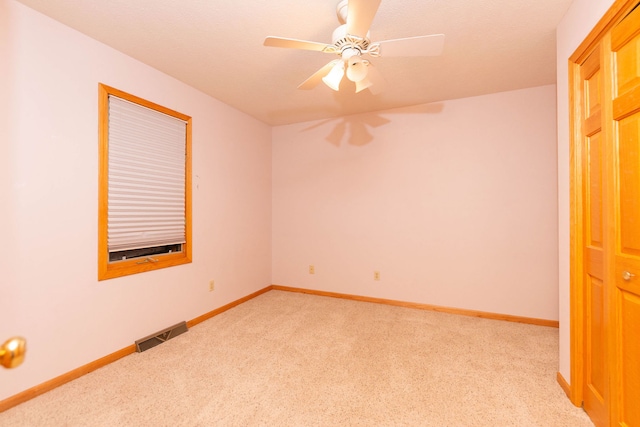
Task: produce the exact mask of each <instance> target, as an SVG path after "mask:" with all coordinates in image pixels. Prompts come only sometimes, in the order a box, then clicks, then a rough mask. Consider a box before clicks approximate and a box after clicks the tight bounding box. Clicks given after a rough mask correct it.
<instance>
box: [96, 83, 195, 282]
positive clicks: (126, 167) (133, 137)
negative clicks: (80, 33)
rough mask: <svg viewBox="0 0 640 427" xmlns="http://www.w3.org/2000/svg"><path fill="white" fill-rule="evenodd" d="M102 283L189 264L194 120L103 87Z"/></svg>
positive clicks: (99, 249) (100, 194)
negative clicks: (106, 280)
mask: <svg viewBox="0 0 640 427" xmlns="http://www.w3.org/2000/svg"><path fill="white" fill-rule="evenodd" d="M98 102H99V108H98V114H99V125H98V127H99V138H98V139H99V156H100V165H99V191H98V246H99V247H98V280H104V279H110V278H113V277H120V276H126V275H129V274H135V273H141V272H143V271H149V270H157V269H159V268H165V267H170V266H174V265H180V264H186V263H189V262H191V117H189V116H186V115H184V114H181V113H178V112H176V111H172V110H170V109H168V108H165V107H162V106H160V105H157V104H154V103H152V102H149V101H145V100H144V99H141V98H138V97H136V96H133V95H130V94H128V93H125V92H122V91H119V90H117V89H114V88H111V87H109V86H106V85H103V84H100V85H99V101H98Z"/></svg>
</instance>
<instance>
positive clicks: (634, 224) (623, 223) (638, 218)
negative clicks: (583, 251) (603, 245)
mask: <svg viewBox="0 0 640 427" xmlns="http://www.w3.org/2000/svg"><path fill="white" fill-rule="evenodd" d="M612 51H613V58H614V64H613V71H614V80H615V81H614V85H613V87H614V88H615V89H616V91H617V93H615V94H614V99H613V119H614V123H615V126H614V132H613V143H614V147H615V149H614V155H613V159H612V166H613V171H614V177H615V182H616V185H614V188H613V193H614V216H615V218H616V219H617V221H616V223H615V227H614V231H615V242H616V243H615V249H614V264H615V266H614V280H613V282H614V286H615V288H614V289H613V292H614V299H613V300H614V301H615V307H614V310H615V316H614V319H615V323H614V324H615V325H616V326H617V327H616V328H615V329H616V333H615V338H614V343H615V345H614V348H613V351H614V353H615V354H616V358H615V361H614V364H613V365H614V366H615V369H613V371H614V372H613V384H614V386H615V387H616V390H617V396H616V399H613V402H612V404H613V406H614V411H615V412H614V417H613V418H614V420H615V422H616V424H619V425H627V426H640V403H639V402H640V364H639V361H640V98H639V97H638V96H640V9H636V10H635V11H634V12H632V13H631V14H629V16H627V17H626V18H625V19H624V20H623V21H622V23H621V24H620V25H618V26H617V27H616V28H614V29H613V31H612Z"/></svg>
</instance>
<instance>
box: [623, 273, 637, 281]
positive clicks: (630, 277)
mask: <svg viewBox="0 0 640 427" xmlns="http://www.w3.org/2000/svg"><path fill="white" fill-rule="evenodd" d="M634 277H636V275H635V274H633V273H630V272H628V271H624V272H622V278H623V279H624V280H626V281H627V282H628V281H629V280H631V279H633V278H634Z"/></svg>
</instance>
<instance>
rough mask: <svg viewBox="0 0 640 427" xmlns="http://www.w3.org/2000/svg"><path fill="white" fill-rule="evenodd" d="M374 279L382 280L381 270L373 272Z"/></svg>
mask: <svg viewBox="0 0 640 427" xmlns="http://www.w3.org/2000/svg"><path fill="white" fill-rule="evenodd" d="M373 280H380V272H379V271H374V272H373Z"/></svg>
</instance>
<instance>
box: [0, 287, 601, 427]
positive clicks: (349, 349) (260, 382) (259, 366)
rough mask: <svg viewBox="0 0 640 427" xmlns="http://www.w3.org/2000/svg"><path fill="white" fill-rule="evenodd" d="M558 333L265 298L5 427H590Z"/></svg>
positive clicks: (95, 377)
mask: <svg viewBox="0 0 640 427" xmlns="http://www.w3.org/2000/svg"><path fill="white" fill-rule="evenodd" d="M557 342H558V330H557V329H554V328H548V327H542V326H532V325H523V324H518V323H509V322H502V321H495V320H486V319H478V318H474V317H465V316H456V315H450V314H443V313H437V312H430V311H421V310H415V309H408V308H401V307H392V306H385V305H379V304H371V303H364V302H356V301H348V300H341V299H335V298H327V297H319V296H311V295H304V294H296V293H289V292H281V291H270V292H268V293H266V294H263V295H261V296H259V297H257V298H255V299H253V300H251V301H249V302H246V303H244V304H242V305H240V306H238V307H236V308H233V309H231V310H229V311H227V312H225V313H223V314H221V315H219V316H216V317H214V318H212V319H210V320H208V321H206V322H203V323H201V324H200V325H197V326H195V327H194V328H192V329H191V330H189V332H187V333H186V334H183V335H180V336H179V337H177V338H175V339H173V340H170V341H168V342H166V343H164V344H162V345H160V346H158V347H155V348H153V349H151V350H148V351H146V352H144V353H136V354H133V355H131V356H128V357H125V358H123V359H121V360H119V361H117V362H115V363H113V364H111V365H109V366H107V367H104V368H102V369H99V370H97V371H95V372H93V373H91V374H88V375H86V376H84V377H82V378H80V379H78V380H75V381H73V382H71V383H68V384H66V385H64V386H62V387H59V388H57V389H55V390H53V391H51V392H49V393H46V394H44V395H42V396H40V397H37V398H35V399H33V400H31V401H28V402H26V403H24V404H22V405H19V406H17V407H15V408H12V409H9V410H8V411H5V412H4V413H0V425H2V426H438V427H442V426H544V427H559V426H571V427H579V426H592V424H591V422H590V421H589V419H588V417H587V416H586V414H585V413H584V412H583V411H582V410H581V409H579V408H576V407H574V406H573V405H571V403H570V402H569V400H568V399H567V398H566V396H565V395H564V393H563V392H562V390H561V388H560V386H559V385H558V384H557V383H556V372H557V370H558V360H557V357H558V356H557V355H558V345H557Z"/></svg>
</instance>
